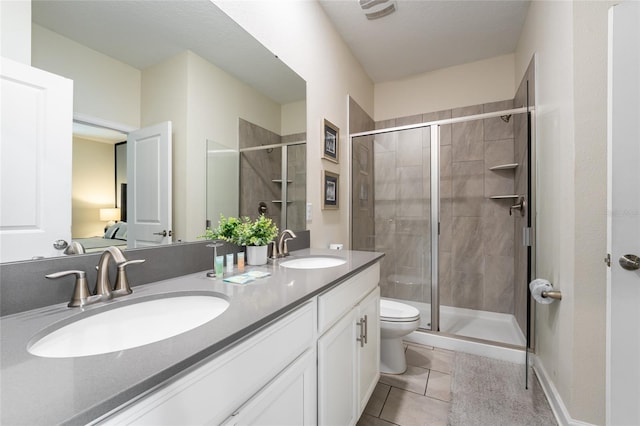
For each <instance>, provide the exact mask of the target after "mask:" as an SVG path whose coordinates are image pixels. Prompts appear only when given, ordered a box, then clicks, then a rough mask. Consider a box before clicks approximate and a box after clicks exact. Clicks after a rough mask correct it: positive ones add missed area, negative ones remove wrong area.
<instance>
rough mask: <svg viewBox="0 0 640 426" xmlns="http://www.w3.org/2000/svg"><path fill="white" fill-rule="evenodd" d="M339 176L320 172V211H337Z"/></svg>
mask: <svg viewBox="0 0 640 426" xmlns="http://www.w3.org/2000/svg"><path fill="white" fill-rule="evenodd" d="M339 199H340V175H339V174H338V173H333V172H329V171H326V170H323V171H322V210H338V208H339V207H340V205H339V203H338V200H339Z"/></svg>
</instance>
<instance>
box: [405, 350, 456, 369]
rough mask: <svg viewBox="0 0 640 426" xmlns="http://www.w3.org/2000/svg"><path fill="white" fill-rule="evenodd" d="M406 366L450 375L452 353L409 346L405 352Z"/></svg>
mask: <svg viewBox="0 0 640 426" xmlns="http://www.w3.org/2000/svg"><path fill="white" fill-rule="evenodd" d="M406 356H407V364H409V365H413V366H416V367H422V368H429V369H431V370H436V371H440V372H441V373H447V374H449V373H451V365H452V364H453V356H454V353H453V352H451V351H443V350H440V349H428V348H425V347H424V346H416V345H409V347H408V348H407V351H406Z"/></svg>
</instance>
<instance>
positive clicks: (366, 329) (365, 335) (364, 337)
mask: <svg viewBox="0 0 640 426" xmlns="http://www.w3.org/2000/svg"><path fill="white" fill-rule="evenodd" d="M368 338H369V321H368V319H367V316H366V315H365V316H364V336H363V339H364V343H365V344H366V343H367V339H368Z"/></svg>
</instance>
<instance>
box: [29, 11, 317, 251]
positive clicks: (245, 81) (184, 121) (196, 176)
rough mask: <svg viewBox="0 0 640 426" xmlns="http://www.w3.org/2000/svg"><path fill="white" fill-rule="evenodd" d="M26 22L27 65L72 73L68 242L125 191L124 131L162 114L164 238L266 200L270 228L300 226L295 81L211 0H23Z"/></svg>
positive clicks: (301, 109)
mask: <svg viewBox="0 0 640 426" xmlns="http://www.w3.org/2000/svg"><path fill="white" fill-rule="evenodd" d="M32 21H33V22H32V23H33V31H32V45H33V47H32V65H33V66H34V67H37V68H41V69H44V70H46V71H50V72H52V73H55V74H59V75H62V76H64V77H67V78H70V79H72V80H74V118H75V119H76V120H75V121H76V122H75V123H74V138H73V182H72V186H73V188H72V194H73V198H74V199H73V200H72V212H73V217H72V218H69V221H70V224H71V229H72V238H73V239H76V238H96V237H97V238H101V237H102V238H103V237H104V236H105V233H104V231H105V227H106V226H107V225H109V221H111V220H116V218H115V217H114V218H112V217H107V216H108V213H109V212H108V210H109V209H111V210H113V209H114V208H116V209H121V208H122V207H123V206H122V203H123V202H125V201H124V200H126V197H123V196H121V194H120V192H121V191H126V183H127V182H126V174H125V175H124V176H123V172H122V165H123V164H126V147H125V146H126V144H123V142H124V141H126V138H127V132H129V131H133V130H135V129H138V128H142V127H146V126H150V125H153V124H155V123H158V122H164V121H171V122H172V125H173V127H172V129H173V131H172V138H173V139H172V140H173V142H172V143H173V148H172V149H173V151H172V157H173V165H172V167H173V172H172V177H173V203H172V210H173V225H172V228H173V230H174V241H175V240H182V241H192V240H195V239H196V238H197V236H198V235H200V234H202V233H203V231H204V229H205V227H206V225H207V224H208V223H209V224H212V225H215V223H216V222H217V219H218V217H219V215H220V214H221V213H222V214H225V215H232V214H238V215H248V216H256V214H258V212H259V207H260V206H261V203H265V202H266V204H267V209H266V214H268V215H269V216H270V217H273V218H274V220H275V221H276V222H277V223H278V225H279V226H280V227H282V228H284V227H285V226H286V227H289V228H291V229H304V227H305V221H304V220H303V219H302V217H303V212H304V205H305V203H306V200H305V198H306V196H305V193H304V191H305V188H306V183H305V182H304V180H305V179H306V165H305V161H306V154H305V152H306V148H305V147H306V144H305V140H306V83H305V81H304V80H302V79H301V78H300V77H299V76H298V75H297V74H296V73H295V72H293V71H292V70H291V69H290V68H288V67H287V66H286V65H285V64H284V63H283V62H282V61H281V60H280V59H279V58H278V57H277V56H276V55H275V54H274V53H272V52H269V51H268V50H267V49H266V48H264V46H262V45H261V44H260V43H258V42H257V41H256V40H255V39H254V38H253V37H252V36H251V35H249V34H248V33H247V32H246V31H244V30H243V29H242V28H241V27H240V26H239V25H238V24H237V23H235V22H234V21H233V20H232V19H231V18H229V17H228V16H227V15H225V14H224V13H223V12H222V11H221V10H220V9H219V8H218V7H217V6H215V5H214V4H213V3H212V2H211V1H209V0H190V1H153V0H151V1H126V0H125V1H117V2H113V1H102V0H97V1H96V0H92V1H82V2H78V1H62V0H61V1H33V2H32ZM272 145H276V146H272ZM262 146H264V147H265V149H264V150H262V149H260V148H259V147H262ZM246 149H249V150H251V149H257V150H258V151H260V154H261V155H258V151H255V152H250V153H249V152H247V153H245V152H243V151H244V150H246ZM212 153H213V154H212ZM216 153H217V154H216ZM230 153H233V154H232V155H235V157H236V158H235V160H234V161H236V163H235V165H231V164H229V163H228V162H225V161H227V160H228V158H227V156H228V155H229V154H230ZM262 154H263V155H264V156H265V158H266V159H265V158H262ZM215 155H222V157H220V158H223V160H221V162H219V166H216V165H215V161H214V160H213V159H212V156H215ZM123 156H124V157H123ZM276 157H278V160H277V161H273V160H275V158H276ZM255 159H257V160H255ZM255 161H258V163H256V162H255ZM267 163H269V164H270V167H271V166H273V170H272V172H273V173H270V174H269V175H268V176H266V175H256V174H252V173H251V171H250V169H252V168H254V167H255V166H256V164H267ZM283 164H284V166H283ZM258 167H261V166H258ZM243 170H244V172H243ZM283 176H284V182H283V181H282V180H283ZM292 176H296V177H297V178H296V179H295V180H294V179H293V178H292ZM287 182H289V183H287ZM123 184H124V185H123ZM240 187H242V188H243V190H242V191H240V190H239V188H240ZM283 187H284V197H285V198H284V202H283V203H281V204H282V205H280V204H279V201H282V200H283V198H282V197H283V195H282V189H283ZM245 188H251V191H248V190H245ZM276 191H278V192H279V195H276V194H275V192H276ZM249 192H251V193H254V192H258V193H267V194H269V195H268V197H269V200H263V199H259V200H257V201H256V199H250V200H247V197H246V195H247V194H248V193H249ZM287 192H288V195H287ZM243 194H244V195H243ZM131 202H132V201H131V200H129V202H128V203H129V204H130V203H131ZM220 206H222V207H220ZM282 206H284V207H282ZM125 207H126V206H125ZM283 209H284V213H283ZM101 213H102V214H103V215H102V216H101ZM111 213H112V214H113V213H114V212H111ZM116 213H117V214H118V215H120V216H118V217H117V220H120V221H121V219H122V217H121V213H120V212H116ZM283 225H284V226H283ZM121 237H122V235H121ZM125 238H126V237H125ZM166 241H167V242H170V241H171V240H170V239H169V240H166ZM114 245H116V244H114Z"/></svg>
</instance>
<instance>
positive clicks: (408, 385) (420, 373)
mask: <svg viewBox="0 0 640 426" xmlns="http://www.w3.org/2000/svg"><path fill="white" fill-rule="evenodd" d="M427 380H429V370H427V369H426V368H421V367H414V366H413V365H409V366H407V371H405V372H404V374H381V375H380V382H381V383H385V384H387V385H390V386H393V387H396V388H400V389H404V390H408V391H411V392H415V393H419V394H420V395H424V393H425V391H426V389H427Z"/></svg>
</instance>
